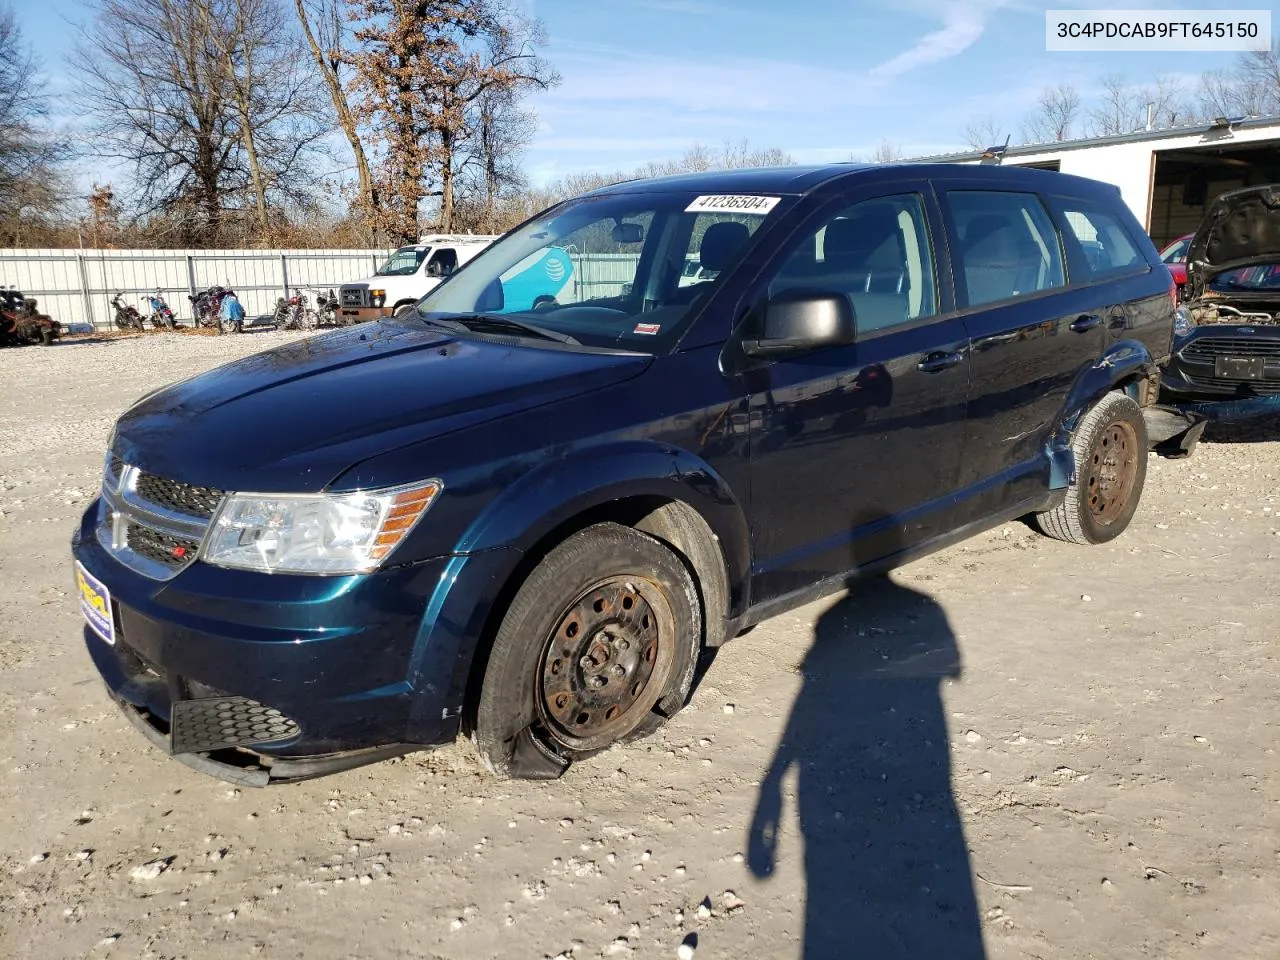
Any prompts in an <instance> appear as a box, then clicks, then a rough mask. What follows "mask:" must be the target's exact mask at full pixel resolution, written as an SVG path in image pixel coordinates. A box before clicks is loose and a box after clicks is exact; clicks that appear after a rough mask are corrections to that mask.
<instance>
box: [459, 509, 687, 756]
mask: <svg viewBox="0 0 1280 960" xmlns="http://www.w3.org/2000/svg"><path fill="white" fill-rule="evenodd" d="M702 616H703V613H702V608H701V604H700V601H699V599H698V591H697V588H696V586H695V584H694V582H693V578H692V576H691V575H690V573H689V570H688V569H687V567H686V566H685V564H684V562H683V561H682V559H681V558H680V557H679V556H677V555H676V554H675V553H673V552H672V551H671V550H670V549H668V548H667V547H666V546H665V545H664V544H662V543H661V542H660V541H658V540H656V539H654V538H653V537H650V536H648V535H647V534H644V533H641V532H639V531H637V530H633V529H632V528H630V527H626V526H623V525H621V524H616V523H600V524H596V525H594V526H591V527H588V528H586V529H585V530H582V531H581V532H579V533H577V534H574V535H573V536H572V537H570V538H568V539H567V540H565V541H564V542H563V543H561V544H560V545H559V546H557V547H556V548H555V549H553V550H552V551H551V552H550V553H548V554H547V556H546V557H545V558H544V559H543V560H542V562H541V563H539V564H538V566H536V567H535V568H534V569H533V571H532V572H531V573H530V574H529V576H528V577H527V579H526V580H525V581H524V583H523V584H522V585H521V586H520V588H519V590H518V591H517V593H516V595H515V597H514V598H513V599H512V601H511V605H510V607H509V608H508V609H507V612H506V614H505V616H504V617H503V620H502V623H501V625H500V626H499V628H498V631H497V636H496V637H495V639H494V644H493V649H492V652H491V653H490V655H489V660H488V663H487V664H486V667H485V672H484V679H483V683H482V686H481V691H480V696H479V702H478V704H477V708H476V712H475V721H474V723H475V726H474V730H473V733H472V739H473V740H474V742H475V745H476V747H477V749H478V750H479V752H480V755H481V757H482V759H483V760H484V762H485V765H486V766H487V767H488V768H489V770H490V771H491V772H492V773H494V774H496V775H498V776H501V777H504V778H512V779H547V778H552V777H556V776H559V775H560V774H562V773H563V772H564V770H565V769H567V767H568V766H569V764H571V763H572V762H574V761H577V760H582V759H585V758H587V757H589V756H592V755H594V754H596V753H599V752H600V751H602V750H605V749H607V748H608V747H611V746H613V745H615V744H618V743H626V742H630V741H633V740H636V739H638V738H640V737H643V736H647V735H648V734H650V733H652V732H653V731H654V730H656V729H658V727H660V726H661V725H662V724H663V723H664V722H665V721H666V720H667V719H669V718H670V717H672V716H673V715H675V713H676V712H677V711H679V710H680V709H681V707H683V706H684V703H685V701H686V699H687V698H688V696H689V691H690V688H691V686H692V683H693V676H694V669H695V667H696V665H697V654H698V649H699V647H700V644H701V637H702Z"/></svg>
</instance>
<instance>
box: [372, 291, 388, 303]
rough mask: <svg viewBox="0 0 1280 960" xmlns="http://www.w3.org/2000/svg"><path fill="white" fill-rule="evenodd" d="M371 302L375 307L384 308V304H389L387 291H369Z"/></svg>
mask: <svg viewBox="0 0 1280 960" xmlns="http://www.w3.org/2000/svg"><path fill="white" fill-rule="evenodd" d="M369 302H370V303H371V304H372V305H373V306H375V307H380V306H382V305H383V304H384V303H386V302H387V291H385V290H370V291H369Z"/></svg>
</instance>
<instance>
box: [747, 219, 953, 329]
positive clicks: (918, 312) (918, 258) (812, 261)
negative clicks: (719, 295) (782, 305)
mask: <svg viewBox="0 0 1280 960" xmlns="http://www.w3.org/2000/svg"><path fill="white" fill-rule="evenodd" d="M794 287H805V288H808V289H819V290H826V291H832V292H839V293H844V294H847V295H848V296H849V298H850V300H851V301H852V302H853V307H854V310H855V311H856V314H857V318H858V330H859V331H860V332H869V331H874V330H884V329H888V328H890V327H894V326H898V325H900V324H904V323H910V322H912V321H914V320H918V319H919V318H921V317H928V316H932V315H933V314H935V313H937V310H938V305H937V294H936V290H937V287H936V283H935V281H934V263H933V253H932V250H931V248H930V243H929V233H928V228H927V223H926V220H925V214H924V207H923V204H922V203H921V201H920V198H919V197H918V196H917V195H915V194H903V195H901V196H892V197H877V198H876V199H874V200H864V201H862V202H860V203H856V204H854V205H853V206H850V207H848V208H847V209H845V210H842V211H840V212H839V213H837V214H836V215H835V216H833V217H831V218H830V219H828V220H827V221H826V222H824V223H823V224H822V225H821V226H820V227H819V228H818V229H817V230H816V231H814V232H812V233H809V234H808V235H806V236H805V238H804V239H803V240H802V241H801V243H800V246H799V248H798V249H797V250H796V252H795V253H794V254H792V256H791V257H790V259H789V260H788V261H787V263H786V264H785V265H784V266H783V267H782V269H781V270H780V271H779V272H778V275H777V276H776V277H775V278H774V279H773V281H772V282H771V283H770V284H769V295H770V296H773V295H774V294H776V293H778V292H780V291H782V290H787V289H791V288H794Z"/></svg>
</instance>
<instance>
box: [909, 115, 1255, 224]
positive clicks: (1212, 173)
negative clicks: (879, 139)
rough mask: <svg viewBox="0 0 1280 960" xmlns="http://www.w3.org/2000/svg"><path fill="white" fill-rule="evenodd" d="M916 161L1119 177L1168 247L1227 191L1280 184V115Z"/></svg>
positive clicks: (1122, 189) (1126, 196)
mask: <svg viewBox="0 0 1280 960" xmlns="http://www.w3.org/2000/svg"><path fill="white" fill-rule="evenodd" d="M915 159H917V160H922V161H930V162H944V163H973V164H980V163H1003V164H1005V165H1006V166H1020V167H1040V168H1043V169H1048V170H1060V171H1062V172H1063V173H1072V174H1076V175H1078V176H1082V177H1091V178H1093V179H1095V180H1102V181H1105V182H1107V183H1114V184H1115V185H1116V186H1117V187H1119V188H1120V193H1121V195H1122V196H1123V197H1124V200H1125V202H1126V203H1127V204H1128V205H1129V207H1130V209H1132V210H1133V213H1134V216H1136V217H1137V218H1138V222H1139V223H1141V224H1142V225H1143V226H1144V227H1146V230H1147V233H1148V234H1150V236H1151V239H1152V240H1153V241H1155V244H1156V246H1157V247H1164V246H1165V244H1167V243H1169V242H1170V241H1172V240H1175V239H1177V238H1178V237H1180V236H1182V235H1183V234H1186V233H1191V232H1192V231H1194V230H1195V228H1196V227H1197V226H1198V225H1199V223H1200V220H1201V218H1202V217H1203V216H1204V213H1205V210H1206V208H1207V207H1208V205H1209V204H1211V203H1212V202H1213V201H1214V200H1215V199H1216V198H1217V197H1218V196H1219V195H1220V194H1223V193H1225V192H1227V191H1228V190H1234V189H1235V188H1237V187H1246V186H1254V185H1256V184H1260V183H1280V117H1258V118H1245V119H1240V118H1228V117H1220V118H1218V119H1217V120H1214V121H1211V122H1207V123H1204V122H1202V123H1196V124H1186V125H1182V126H1176V127H1171V128H1167V129H1158V130H1141V131H1138V132H1136V133H1126V134H1120V135H1117V136H1109V137H1094V138H1090V139H1082V140H1063V141H1059V142H1053V143H1033V144H1023V145H1019V146H1011V147H1008V148H1007V149H1006V148H1005V147H1001V146H996V147H992V148H989V149H988V150H986V151H978V150H975V151H972V152H968V153H952V154H944V155H941V156H933V157H918V158H915Z"/></svg>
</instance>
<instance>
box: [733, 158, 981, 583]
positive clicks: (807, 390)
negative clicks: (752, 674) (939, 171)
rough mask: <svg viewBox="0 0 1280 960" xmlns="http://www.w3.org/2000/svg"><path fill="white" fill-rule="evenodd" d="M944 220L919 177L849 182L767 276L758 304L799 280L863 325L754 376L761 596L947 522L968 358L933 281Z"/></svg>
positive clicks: (907, 542) (832, 572)
mask: <svg viewBox="0 0 1280 960" xmlns="http://www.w3.org/2000/svg"><path fill="white" fill-rule="evenodd" d="M939 229H940V225H939V223H938V221H937V210H936V205H935V201H934V200H933V198H932V195H931V193H930V191H929V188H928V185H927V183H926V182H924V181H907V182H903V181H898V182H895V183H893V184H892V186H880V187H875V188H864V189H862V190H854V191H849V192H847V193H845V194H844V195H842V196H841V197H839V198H838V199H837V200H835V201H834V202H832V203H831V204H828V205H826V206H825V207H824V209H823V211H822V212H820V213H817V214H815V215H814V217H812V218H811V219H810V220H809V222H808V223H807V224H806V225H804V226H801V227H800V228H799V229H798V230H797V231H796V233H795V234H793V237H792V241H791V242H790V244H789V245H788V247H787V249H785V250H784V251H780V253H779V255H778V257H777V258H775V260H774V263H773V265H771V266H769V267H767V268H766V269H765V271H764V272H763V275H762V279H761V282H760V284H761V285H760V288H759V289H758V290H757V296H758V298H759V302H760V303H763V302H764V300H766V299H767V298H768V297H771V296H775V295H777V294H778V293H780V292H782V291H783V290H787V289H793V288H797V287H802V288H806V289H810V290H815V289H816V290H823V291H832V292H839V293H843V294H845V295H847V296H848V297H849V298H850V300H851V302H852V303H853V305H854V309H855V311H856V314H857V325H858V333H857V341H856V342H855V343H853V344H851V345H848V346H843V347H835V348H830V349H824V350H818V351H814V352H812V353H808V354H800V355H795V356H783V357H780V358H778V359H776V360H774V361H772V362H769V363H764V364H761V365H760V366H758V367H755V368H754V369H752V370H750V372H749V374H748V376H747V377H746V383H747V386H748V390H749V392H750V401H749V402H750V416H749V417H748V418H747V423H748V424H750V430H751V525H752V536H753V539H754V555H755V558H756V570H755V578H754V585H753V596H754V598H755V599H756V600H758V601H763V600H768V599H770V598H774V597H777V596H780V595H784V594H787V593H791V592H793V591H795V590H800V589H803V588H805V587H807V586H809V585H811V584H813V583H816V582H819V581H822V580H826V579H829V578H831V577H835V576H839V575H841V574H843V573H845V572H846V571H848V570H850V569H852V568H854V567H857V566H861V565H864V564H866V563H870V562H872V561H874V560H877V559H880V558H881V557H884V556H886V555H889V554H892V553H896V552H898V551H900V550H902V549H905V548H907V547H910V546H912V545H914V544H916V543H919V542H921V541H924V540H927V539H930V538H931V537H933V536H935V535H937V534H939V533H942V532H944V531H945V530H947V529H948V528H949V527H950V525H951V522H952V510H951V506H952V503H953V500H952V494H953V492H954V490H955V484H956V477H957V473H958V471H959V466H960V449H961V445H962V443H963V440H964V411H965V401H966V399H967V392H968V380H969V358H968V343H967V335H966V333H965V329H964V324H963V322H962V321H961V320H959V319H957V318H955V317H954V316H948V315H947V313H946V310H947V307H949V305H950V304H949V302H948V301H947V300H946V299H945V297H946V291H945V290H944V289H943V288H942V285H940V283H939V275H938V271H937V268H936V264H937V257H936V246H937V243H936V241H937V235H938V231H939ZM748 322H750V321H748Z"/></svg>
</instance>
